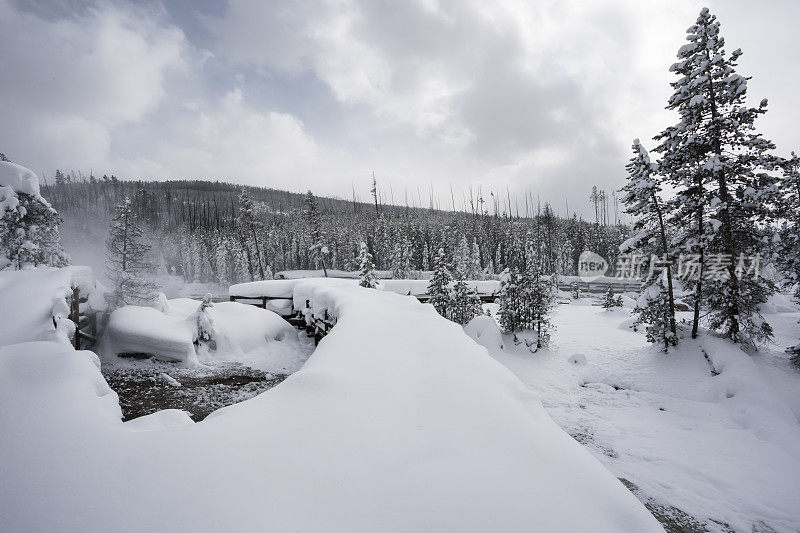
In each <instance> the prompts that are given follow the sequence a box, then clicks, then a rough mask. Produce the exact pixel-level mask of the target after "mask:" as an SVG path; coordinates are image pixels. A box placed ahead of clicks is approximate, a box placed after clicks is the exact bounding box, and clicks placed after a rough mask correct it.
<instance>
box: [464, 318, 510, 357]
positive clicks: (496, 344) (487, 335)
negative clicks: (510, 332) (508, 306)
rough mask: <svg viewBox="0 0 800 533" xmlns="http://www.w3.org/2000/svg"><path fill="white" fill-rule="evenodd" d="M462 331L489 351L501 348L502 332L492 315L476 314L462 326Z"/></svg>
mask: <svg viewBox="0 0 800 533" xmlns="http://www.w3.org/2000/svg"><path fill="white" fill-rule="evenodd" d="M464 333H466V334H467V335H468V336H469V337H470V338H471V339H472V340H474V341H475V342H477V343H478V344H480V345H481V346H483V347H484V348H486V349H487V350H489V351H490V352H491V351H493V350H502V349H503V332H502V331H500V326H498V325H497V321H496V320H495V319H494V318H493V317H490V316H486V315H480V316H476V317H475V318H473V319H472V320H470V321H469V323H468V324H467V325H466V326H464Z"/></svg>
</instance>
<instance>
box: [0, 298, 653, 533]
mask: <svg viewBox="0 0 800 533" xmlns="http://www.w3.org/2000/svg"><path fill="white" fill-rule="evenodd" d="M298 292H299V293H300V294H298ZM295 298H299V299H300V300H302V301H303V302H304V301H305V300H306V299H309V300H311V302H312V308H313V310H315V311H320V310H322V309H326V310H327V311H328V313H329V316H332V317H334V318H336V319H338V322H337V324H336V326H335V327H334V328H333V330H332V331H331V333H330V334H329V335H328V336H326V337H325V338H324V339H323V340H322V342H321V343H320V345H319V346H318V347H317V349H316V351H315V352H314V353H313V354H312V356H311V357H310V358H309V360H308V362H307V363H306V364H305V365H304V366H303V368H302V369H300V370H299V371H298V372H296V373H294V374H293V375H291V376H289V377H288V378H287V379H286V380H285V381H284V382H283V383H281V384H280V385H279V386H277V387H275V388H273V389H271V390H269V391H267V392H265V393H263V394H260V395H258V396H256V397H254V398H251V399H249V400H247V401H244V402H241V403H237V404H235V405H231V406H228V407H225V408H223V409H221V410H218V411H216V412H214V413H212V415H211V416H209V417H207V418H206V419H205V420H203V421H202V422H198V423H193V422H192V421H191V420H190V419H189V418H188V417H187V416H186V414H185V413H183V412H181V411H178V410H166V411H161V412H159V413H155V414H152V415H149V416H145V417H141V418H139V419H136V420H133V421H130V422H125V423H123V422H122V421H121V420H120V414H121V413H120V407H119V404H118V401H117V395H116V394H115V393H113V392H112V390H111V389H110V388H109V387H108V385H107V384H106V381H105V380H104V379H103V377H102V375H101V374H100V371H99V370H98V363H99V361H97V358H96V357H94V356H93V354H92V353H91V352H85V351H84V352H76V351H74V350H72V349H71V348H70V347H69V346H67V345H65V344H63V343H59V342H34V343H23V344H13V345H9V346H2V347H0V427H1V428H2V429H3V431H1V432H0V467H2V472H3V483H0V516H2V518H3V520H2V522H3V526H4V529H7V530H9V531H55V530H58V531H82V532H86V531H108V530H110V529H111V530H116V531H176V530H191V531H219V530H230V531H263V530H265V529H267V530H273V531H325V532H329V531H348V532H349V531H530V530H532V529H538V530H541V531H609V532H618V531H631V532H637V533H638V532H642V531H657V530H659V526H658V523H657V522H656V521H655V520H654V519H653V517H652V516H650V515H649V513H647V511H646V509H645V508H644V507H643V506H642V505H641V503H640V502H639V501H637V500H636V498H635V497H634V496H633V495H631V494H630V493H629V492H628V491H627V490H626V489H625V488H624V486H623V485H622V484H621V483H620V482H619V481H617V480H616V479H615V478H614V476H613V475H611V474H610V473H609V472H608V471H607V470H606V469H605V468H603V467H602V465H601V464H600V463H599V462H598V461H597V460H596V459H595V458H594V457H592V455H591V454H590V453H589V452H587V451H586V450H585V449H583V448H582V447H581V446H580V445H579V444H577V443H576V442H575V441H574V440H573V439H571V438H570V437H569V436H568V435H567V434H566V433H564V432H563V431H561V430H560V429H559V428H558V427H557V426H556V425H555V424H554V423H553V421H552V420H551V419H550V417H548V416H547V414H546V413H545V411H544V409H542V407H541V405H540V403H539V397H538V396H537V395H536V394H534V393H532V392H530V391H529V390H527V389H526V388H525V387H524V386H523V384H522V383H520V381H519V380H517V379H516V378H515V377H514V376H513V374H511V373H510V372H509V371H508V370H506V369H505V368H503V367H502V366H501V365H499V364H497V363H496V362H495V361H493V360H492V359H491V358H490V357H488V355H487V354H486V352H485V351H484V350H483V349H482V348H480V347H478V346H477V345H475V344H474V343H473V342H472V341H471V340H469V338H468V337H467V336H465V335H464V334H463V331H462V330H461V328H460V327H458V326H457V325H455V324H452V323H450V322H448V321H446V320H444V319H443V318H441V317H439V316H438V315H437V314H436V313H435V311H434V310H433V308H432V307H431V306H427V305H421V304H419V303H418V302H416V301H415V300H414V299H411V298H407V297H403V296H399V295H396V294H391V293H386V292H382V291H372V290H369V289H363V288H359V287H352V286H336V287H329V286H324V285H316V284H314V283H305V284H303V285H301V286H298V287H297V288H296V290H295ZM173 379H174V378H173ZM177 381H179V379H178V380H177Z"/></svg>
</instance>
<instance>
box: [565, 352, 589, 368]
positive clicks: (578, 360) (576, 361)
mask: <svg viewBox="0 0 800 533" xmlns="http://www.w3.org/2000/svg"><path fill="white" fill-rule="evenodd" d="M567 361H569V362H570V363H572V364H573V365H576V366H586V364H587V362H586V356H585V355H583V354H582V353H576V354H573V355H572V356H571V357H570V358H569V359H567Z"/></svg>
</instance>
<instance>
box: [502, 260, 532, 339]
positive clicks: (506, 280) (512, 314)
mask: <svg viewBox="0 0 800 533" xmlns="http://www.w3.org/2000/svg"><path fill="white" fill-rule="evenodd" d="M499 300H500V302H499V303H500V309H499V313H500V326H501V327H502V328H503V329H504V330H505V331H507V332H509V333H514V334H516V333H517V332H518V331H521V330H523V329H530V328H531V325H532V324H531V322H530V320H529V314H528V305H527V304H528V302H527V298H526V294H525V284H524V280H523V279H522V274H521V273H520V271H519V269H518V268H517V267H515V266H514V267H511V268H509V269H507V270H506V271H505V272H503V275H502V276H501V278H500V298H499Z"/></svg>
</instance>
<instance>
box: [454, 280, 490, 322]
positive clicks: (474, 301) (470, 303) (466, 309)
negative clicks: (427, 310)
mask: <svg viewBox="0 0 800 533" xmlns="http://www.w3.org/2000/svg"><path fill="white" fill-rule="evenodd" d="M482 314H483V308H482V307H481V299H480V298H479V297H478V295H477V294H476V292H475V291H474V290H472V288H470V286H469V285H467V283H466V282H465V281H464V280H463V279H460V280H458V281H456V282H455V284H454V285H453V291H452V302H451V303H450V309H449V313H448V315H449V316H448V318H449V319H450V320H452V321H453V322H456V323H457V324H466V323H467V322H469V321H470V320H472V319H473V318H475V317H476V316H478V315H482Z"/></svg>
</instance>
